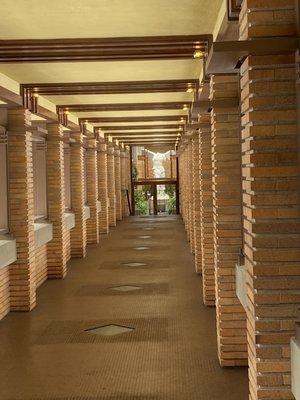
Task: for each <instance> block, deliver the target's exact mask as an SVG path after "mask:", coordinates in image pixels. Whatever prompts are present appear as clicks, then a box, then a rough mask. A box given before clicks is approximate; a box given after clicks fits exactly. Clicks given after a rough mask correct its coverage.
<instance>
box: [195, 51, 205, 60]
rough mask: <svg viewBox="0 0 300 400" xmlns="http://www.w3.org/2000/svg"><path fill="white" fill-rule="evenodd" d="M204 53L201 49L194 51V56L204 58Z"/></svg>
mask: <svg viewBox="0 0 300 400" xmlns="http://www.w3.org/2000/svg"><path fill="white" fill-rule="evenodd" d="M203 56H204V53H203V51H201V50H196V51H194V58H203Z"/></svg>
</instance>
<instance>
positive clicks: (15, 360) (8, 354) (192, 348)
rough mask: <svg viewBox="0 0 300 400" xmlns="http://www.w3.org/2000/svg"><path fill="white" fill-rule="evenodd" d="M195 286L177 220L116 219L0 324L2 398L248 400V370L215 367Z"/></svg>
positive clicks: (209, 314) (209, 323) (211, 322)
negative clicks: (25, 309) (31, 301)
mask: <svg viewBox="0 0 300 400" xmlns="http://www.w3.org/2000/svg"><path fill="white" fill-rule="evenodd" d="M127 263H129V265H126V264H127ZM201 285H202V284H201V277H200V276H197V275H196V274H195V272H194V266H193V259H192V256H191V255H190V251H189V244H188V243H187V241H186V236H185V232H184V228H183V224H182V221H181V219H180V218H177V217H148V218H145V217H134V218H133V217H132V218H128V219H127V220H125V221H122V222H120V223H119V224H118V227H117V228H114V229H112V230H111V233H110V234H109V235H107V236H104V237H103V238H101V242H100V244H99V245H93V246H89V247H88V251H87V257H86V259H84V260H72V261H71V262H70V264H69V273H68V275H67V277H66V279H64V280H63V281H61V280H52V281H50V280H49V281H47V282H46V283H45V284H44V285H43V286H42V287H41V288H40V289H39V290H38V306H37V308H36V309H35V310H34V311H32V312H31V313H24V314H22V313H11V314H9V315H8V316H7V317H6V318H5V319H4V320H3V321H1V322H0V399H1V400H42V399H43V400H194V399H195V400H196V399H197V400H206V399H209V400H218V399H220V400H221V399H222V400H246V399H247V398H248V395H247V393H248V382H247V371H246V369H243V368H237V369H221V368H220V367H219V364H218V361H217V352H216V335H215V311H214V309H213V308H207V307H205V306H204V305H203V303H202V287H201ZM124 286H125V287H124ZM111 325H112V326H111ZM101 327H105V328H104V329H103V330H101ZM92 328H96V331H92V330H91V329H92ZM127 328H130V329H129V330H127ZM119 329H120V332H123V330H124V332H123V333H119ZM111 333H117V334H115V335H112V336H111V335H110V334H111Z"/></svg>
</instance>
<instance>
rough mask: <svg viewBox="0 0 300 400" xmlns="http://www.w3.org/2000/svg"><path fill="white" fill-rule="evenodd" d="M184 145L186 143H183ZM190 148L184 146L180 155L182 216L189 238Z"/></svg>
mask: <svg viewBox="0 0 300 400" xmlns="http://www.w3.org/2000/svg"><path fill="white" fill-rule="evenodd" d="M182 146H184V145H182ZM187 159H188V148H187V145H186V146H184V148H183V149H182V152H181V155H180V164H179V165H180V174H179V177H180V199H181V201H180V202H181V216H182V219H183V222H184V226H185V230H186V232H187V237H188V238H189V229H188V226H189V206H188V193H189V192H188V183H189V182H188V167H187Z"/></svg>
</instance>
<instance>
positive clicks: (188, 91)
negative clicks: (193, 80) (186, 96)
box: [186, 87, 194, 93]
mask: <svg viewBox="0 0 300 400" xmlns="http://www.w3.org/2000/svg"><path fill="white" fill-rule="evenodd" d="M186 92H187V93H193V92H194V89H193V88H191V87H190V88H188V89H187V90H186Z"/></svg>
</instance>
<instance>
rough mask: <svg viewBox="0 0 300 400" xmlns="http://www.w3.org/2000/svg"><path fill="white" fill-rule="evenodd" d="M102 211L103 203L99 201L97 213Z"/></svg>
mask: <svg viewBox="0 0 300 400" xmlns="http://www.w3.org/2000/svg"><path fill="white" fill-rule="evenodd" d="M100 211H101V201H99V200H98V201H97V212H98V213H99V212H100Z"/></svg>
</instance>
